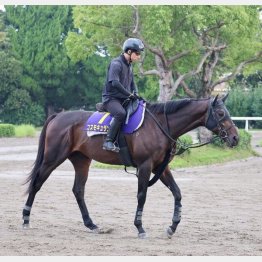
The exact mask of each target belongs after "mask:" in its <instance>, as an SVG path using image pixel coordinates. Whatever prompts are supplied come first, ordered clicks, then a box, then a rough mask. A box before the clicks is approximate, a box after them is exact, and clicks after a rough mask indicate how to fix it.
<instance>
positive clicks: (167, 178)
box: [160, 166, 182, 238]
mask: <svg viewBox="0 0 262 262" xmlns="http://www.w3.org/2000/svg"><path fill="white" fill-rule="evenodd" d="M160 180H161V181H162V182H163V184H164V185H165V186H167V187H168V188H169V189H170V191H171V192H172V194H173V196H174V203H175V206H174V214H173V218H172V225H171V226H170V227H168V228H167V236H168V238H171V237H172V236H173V234H174V233H175V231H176V228H177V226H178V224H179V223H180V220H181V211H182V205H181V199H182V196H181V192H180V189H179V187H178V185H177V184H176V182H175V180H174V178H173V175H172V173H171V171H170V169H169V167H168V166H167V167H166V169H165V170H164V172H163V174H162V175H161V177H160Z"/></svg>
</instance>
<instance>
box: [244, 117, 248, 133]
mask: <svg viewBox="0 0 262 262" xmlns="http://www.w3.org/2000/svg"><path fill="white" fill-rule="evenodd" d="M245 130H246V131H247V132H248V119H246V125H245Z"/></svg>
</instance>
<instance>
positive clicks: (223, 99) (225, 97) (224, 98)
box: [222, 93, 229, 103]
mask: <svg viewBox="0 0 262 262" xmlns="http://www.w3.org/2000/svg"><path fill="white" fill-rule="evenodd" d="M228 95H229V93H226V94H225V95H224V96H223V97H222V101H223V103H225V101H226V99H227V97H228Z"/></svg>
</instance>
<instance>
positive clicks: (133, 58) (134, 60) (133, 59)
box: [131, 52, 141, 62]
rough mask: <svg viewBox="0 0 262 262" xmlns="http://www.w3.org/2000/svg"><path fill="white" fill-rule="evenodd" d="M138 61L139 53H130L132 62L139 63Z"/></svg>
mask: <svg viewBox="0 0 262 262" xmlns="http://www.w3.org/2000/svg"><path fill="white" fill-rule="evenodd" d="M140 59H141V53H139V52H132V53H131V60H132V62H136V61H139V60H140Z"/></svg>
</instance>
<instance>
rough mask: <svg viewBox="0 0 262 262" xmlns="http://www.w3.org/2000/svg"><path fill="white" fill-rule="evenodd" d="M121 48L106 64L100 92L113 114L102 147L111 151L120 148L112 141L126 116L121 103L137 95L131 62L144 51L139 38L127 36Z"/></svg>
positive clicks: (136, 59) (105, 106) (138, 57)
mask: <svg viewBox="0 0 262 262" xmlns="http://www.w3.org/2000/svg"><path fill="white" fill-rule="evenodd" d="M122 50H123V53H122V54H121V55H120V56H119V57H117V58H114V59H113V60H112V61H111V62H110V64H109V66H108V71H107V77H106V82H105V86H104V90H103V93H102V102H103V106H104V108H105V109H106V110H107V111H108V112H109V113H110V114H111V115H112V116H113V118H112V121H111V123H110V127H109V130H108V133H107V136H106V140H105V142H104V144H103V149H105V150H109V151H113V152H119V150H120V149H119V147H117V146H116V145H115V144H114V143H113V142H114V141H115V138H116V135H117V133H118V130H119V129H120V127H121V125H122V123H123V122H124V121H125V117H126V110H125V108H124V107H123V106H122V103H123V102H124V101H125V100H126V99H127V98H130V99H135V98H137V97H138V90H137V87H136V85H135V83H134V77H133V70H132V62H136V61H139V60H140V55H141V52H142V51H144V44H143V42H142V41H141V40H140V39H137V38H129V39H127V40H126V41H125V42H124V44H123V48H122Z"/></svg>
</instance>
